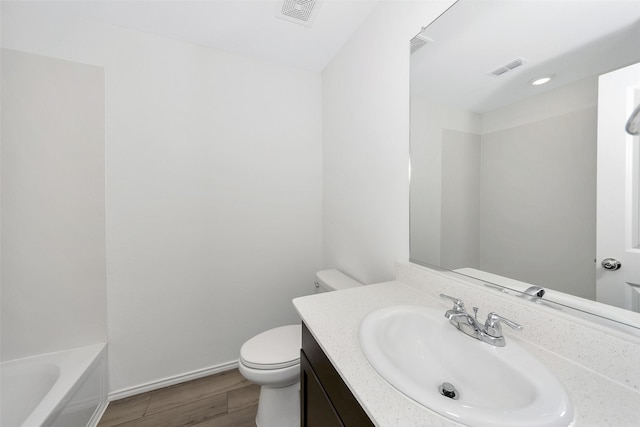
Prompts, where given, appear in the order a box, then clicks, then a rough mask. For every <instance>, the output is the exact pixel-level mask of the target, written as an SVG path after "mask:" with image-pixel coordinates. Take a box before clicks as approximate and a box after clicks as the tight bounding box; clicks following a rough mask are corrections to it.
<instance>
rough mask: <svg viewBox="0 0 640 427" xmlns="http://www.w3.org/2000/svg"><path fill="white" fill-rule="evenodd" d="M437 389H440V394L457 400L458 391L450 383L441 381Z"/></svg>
mask: <svg viewBox="0 0 640 427" xmlns="http://www.w3.org/2000/svg"><path fill="white" fill-rule="evenodd" d="M438 391H440V394H441V395H443V396H445V397H448V398H449V399H454V400H457V399H458V397H459V395H458V391H457V390H456V388H455V387H454V386H453V384H451V383H442V385H441V386H440V387H438Z"/></svg>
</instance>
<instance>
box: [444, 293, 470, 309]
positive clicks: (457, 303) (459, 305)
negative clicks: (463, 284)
mask: <svg viewBox="0 0 640 427" xmlns="http://www.w3.org/2000/svg"><path fill="white" fill-rule="evenodd" d="M440 298H442V299H448V300H449V301H453V309H454V310H457V311H465V310H464V301H462V300H461V299H459V298H456V297H450V296H449V295H445V294H440Z"/></svg>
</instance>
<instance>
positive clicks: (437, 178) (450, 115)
mask: <svg viewBox="0 0 640 427" xmlns="http://www.w3.org/2000/svg"><path fill="white" fill-rule="evenodd" d="M481 127H482V117H481V115H480V114H477V113H473V112H470V111H466V110H462V109H459V108H453V107H449V106H446V105H437V104H433V103H431V102H429V100H428V99H426V98H425V97H424V95H420V94H418V93H415V92H414V93H412V94H411V164H412V166H413V167H412V168H411V185H410V187H411V190H410V191H411V193H410V202H411V203H410V230H411V241H410V253H411V259H412V260H413V261H415V262H418V263H427V264H431V265H438V266H450V267H452V268H457V267H460V266H461V265H463V264H459V263H460V262H465V261H466V262H473V264H472V265H475V255H473V254H475V253H476V252H477V247H476V248H471V246H469V245H466V247H467V248H468V249H471V250H470V251H469V252H467V253H465V254H463V256H462V258H459V257H458V255H460V254H461V252H460V251H459V250H455V249H454V246H455V245H454V244H451V243H453V242H448V241H446V240H447V239H450V238H455V241H456V242H459V238H460V239H463V238H464V237H463V236H462V235H460V234H459V232H460V231H461V229H460V224H464V226H463V228H464V230H465V231H469V230H477V221H474V220H473V212H472V211H476V212H477V198H478V196H477V195H475V196H472V193H473V191H474V190H473V188H474V187H473V186H474V185H475V184H474V177H473V176H465V177H464V179H463V180H456V182H457V184H458V185H456V186H455V187H456V188H455V190H453V188H452V187H450V186H449V184H450V183H449V182H447V180H449V179H450V178H451V177H452V176H455V174H456V170H458V168H459V167H460V166H461V165H460V164H458V163H457V160H456V156H455V152H458V153H461V152H460V151H458V150H452V147H445V145H444V144H445V142H444V138H445V135H447V134H450V135H453V134H455V133H460V134H466V135H468V136H471V135H479V134H480V133H481ZM479 144H480V141H479V140H478V145H479ZM463 146H464V147H466V150H465V153H466V159H465V160H463V161H464V162H465V164H467V165H470V163H469V162H472V161H473V156H476V155H477V156H479V154H480V153H479V151H476V150H475V149H474V147H473V146H472V145H469V144H468V143H467V144H463V145H462V146H459V147H458V146H457V148H462V147H463ZM452 151H453V152H452ZM474 153H475V154H474ZM469 156H471V157H469ZM445 157H446V158H447V159H446V160H447V166H448V167H447V168H443V162H444V160H445ZM458 160H460V159H458ZM476 160H477V162H478V167H479V164H480V159H479V157H478V158H477V159H476ZM474 169H475V167H474ZM472 175H473V174H472ZM459 178H462V176H459ZM479 179H480V177H479V176H478V177H477V178H476V179H475V182H476V184H477V183H478V182H479ZM463 183H464V186H461V184H463ZM445 187H448V188H445ZM463 188H464V194H461V193H459V191H460V190H461V189H463ZM445 191H446V192H449V193H450V194H449V195H448V200H447V203H446V205H445V204H443V203H431V201H433V200H440V201H442V200H443V197H444V195H445V193H444V192H445ZM452 191H455V194H451V192H452ZM471 199H473V200H475V201H476V202H472V203H471V206H472V209H471V210H469V208H470V206H468V204H467V202H468V201H469V200H471ZM452 215H453V216H452ZM445 221H446V222H447V224H446V228H447V232H446V234H447V235H446V236H444V235H443V227H444V222H445ZM475 234H476V232H475V231H474V235H475ZM455 236H458V237H455ZM471 244H477V239H475V240H472V241H471ZM443 251H446V256H443Z"/></svg>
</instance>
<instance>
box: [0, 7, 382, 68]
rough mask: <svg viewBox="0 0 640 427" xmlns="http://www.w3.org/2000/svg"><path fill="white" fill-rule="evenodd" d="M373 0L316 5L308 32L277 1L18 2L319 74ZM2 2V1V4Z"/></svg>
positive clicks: (50, 11)
mask: <svg viewBox="0 0 640 427" xmlns="http://www.w3.org/2000/svg"><path fill="white" fill-rule="evenodd" d="M378 2H379V0H322V1H319V2H317V6H319V9H318V11H317V15H316V17H315V20H314V21H313V24H312V26H311V27H305V26H302V25H300V24H297V23H293V22H289V21H286V20H283V19H279V18H276V14H277V12H278V8H279V7H281V5H282V4H283V0H280V1H273V0H199V1H191V0H182V1H176V0H173V1H157V0H136V1H116V0H111V1H102V0H73V1H56V0H47V1H21V2H13V3H14V5H15V3H20V6H27V7H31V8H34V7H35V8H38V9H40V11H41V12H43V13H47V14H48V15H56V14H58V15H67V16H68V15H70V16H74V17H79V18H84V19H89V20H97V21H102V22H105V23H107V24H113V25H116V26H119V27H123V28H128V29H132V30H138V31H143V32H147V33H151V34H156V35H160V36H164V37H169V38H172V39H176V40H182V41H185V42H190V43H195V44H198V45H202V46H206V47H210V48H214V49H221V50H224V51H228V52H234V53H238V54H243V55H248V56H252V57H257V58H261V59H265V60H270V61H276V62H279V63H284V64H287V65H291V66H294V67H297V68H303V69H307V70H312V71H321V70H322V69H324V67H325V66H326V65H327V64H328V63H329V62H330V61H331V59H332V58H333V57H334V56H335V54H336V53H337V52H338V51H339V50H340V48H341V47H342V46H343V45H344V43H345V42H346V41H347V40H348V39H349V37H350V36H351V35H352V34H353V33H354V32H355V31H356V29H357V28H358V27H359V26H360V25H361V24H362V22H363V21H364V20H365V19H366V17H367V16H368V15H369V13H370V12H371V11H372V10H373V8H374V7H375V6H376V4H377V3H378ZM6 3H7V2H5V1H3V4H6Z"/></svg>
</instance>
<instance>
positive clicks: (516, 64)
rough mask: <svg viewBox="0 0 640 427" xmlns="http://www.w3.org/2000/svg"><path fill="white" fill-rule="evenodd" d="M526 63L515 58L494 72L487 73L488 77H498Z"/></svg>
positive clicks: (524, 60)
mask: <svg viewBox="0 0 640 427" xmlns="http://www.w3.org/2000/svg"><path fill="white" fill-rule="evenodd" d="M526 63H527V60H526V59H522V58H516V59H514V60H513V61H511V62H509V63H508V64H505V65H503V66H502V67H500V68H496V69H495V70H493V71H492V72H490V73H489V75H490V76H494V77H498V76H501V75H503V74H505V73H507V72H509V71H511V70H514V69H516V68H518V67H520V66H522V65H524V64H526Z"/></svg>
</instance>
